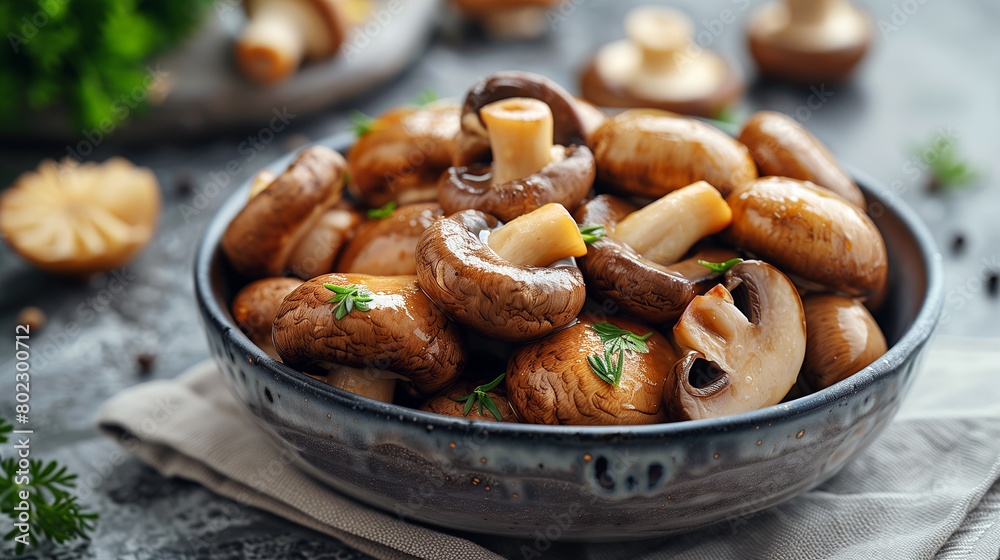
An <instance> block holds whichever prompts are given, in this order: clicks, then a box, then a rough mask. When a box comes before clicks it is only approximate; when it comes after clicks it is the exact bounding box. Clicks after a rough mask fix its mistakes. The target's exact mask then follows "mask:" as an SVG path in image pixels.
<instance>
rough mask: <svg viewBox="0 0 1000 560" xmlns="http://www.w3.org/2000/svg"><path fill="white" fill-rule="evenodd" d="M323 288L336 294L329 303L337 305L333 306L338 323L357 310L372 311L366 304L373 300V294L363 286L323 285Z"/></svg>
mask: <svg viewBox="0 0 1000 560" xmlns="http://www.w3.org/2000/svg"><path fill="white" fill-rule="evenodd" d="M323 287H324V288H326V289H328V290H330V291H331V292H333V293H334V294H336V295H334V296H333V299H331V300H330V301H328V302H327V303H336V304H337V305H334V306H333V316H334V317H336V318H337V320H338V321H339V320H341V319H343V318H344V317H346V316H347V314H348V313H350V312H351V311H353V310H355V309H357V310H358V311H370V309H369V308H368V306H367V305H365V304H367V303H368V302H369V301H371V300H372V294H371V292H369V291H368V290H366V289H365V288H364V287H363V286H355V285H354V284H348V285H347V286H338V285H336V284H323Z"/></svg>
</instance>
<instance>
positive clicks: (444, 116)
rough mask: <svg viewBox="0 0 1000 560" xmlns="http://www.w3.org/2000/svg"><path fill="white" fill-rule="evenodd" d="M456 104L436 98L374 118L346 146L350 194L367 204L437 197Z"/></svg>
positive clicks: (448, 159)
mask: <svg viewBox="0 0 1000 560" xmlns="http://www.w3.org/2000/svg"><path fill="white" fill-rule="evenodd" d="M459 113H460V110H459V107H458V104H457V103H455V102H453V101H449V100H440V101H435V102H433V103H429V104H427V105H425V106H423V107H412V106H406V107H398V108H396V109H393V110H391V111H388V112H386V113H385V114H382V115H380V116H379V117H378V118H377V119H375V121H374V123H373V124H372V126H371V127H370V130H369V131H368V132H366V133H365V134H363V135H362V136H361V137H360V138H359V139H358V141H357V142H356V143H355V144H354V146H352V147H351V151H350V152H348V154H347V161H348V163H349V164H350V168H351V183H350V185H349V188H350V190H351V194H353V195H354V196H355V197H357V198H359V199H361V200H362V201H364V203H365V204H367V205H368V206H371V207H373V208H377V207H380V206H384V205H385V204H387V203H389V202H396V203H398V204H410V203H414V202H427V201H432V200H436V199H437V191H438V187H437V182H438V177H440V176H441V173H443V172H444V171H445V170H446V169H448V168H449V167H451V154H452V151H453V149H454V148H453V146H454V140H455V134H456V133H458V123H459Z"/></svg>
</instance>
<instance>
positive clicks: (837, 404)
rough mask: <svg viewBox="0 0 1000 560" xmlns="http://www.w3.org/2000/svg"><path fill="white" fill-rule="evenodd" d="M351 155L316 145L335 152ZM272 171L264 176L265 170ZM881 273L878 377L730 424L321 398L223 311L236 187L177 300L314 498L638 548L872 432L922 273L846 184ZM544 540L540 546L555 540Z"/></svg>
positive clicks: (875, 193)
mask: <svg viewBox="0 0 1000 560" xmlns="http://www.w3.org/2000/svg"><path fill="white" fill-rule="evenodd" d="M350 142H351V138H349V137H346V136H337V137H334V138H331V139H328V140H327V141H324V142H321V143H322V144H324V145H328V146H330V147H332V148H334V149H339V150H346V148H347V146H349V145H350ZM291 159H292V155H291V154H290V155H288V156H286V157H284V158H282V159H280V160H278V161H276V162H275V163H274V165H272V166H271V167H272V169H274V170H275V171H280V170H283V169H284V168H285V167H286V166H287V165H288V164H289V163H290V161H291ZM854 175H855V178H856V180H857V182H858V183H859V184H860V185H861V186H862V189H863V190H864V191H865V194H866V196H867V197H868V202H869V212H870V214H871V215H872V216H873V219H874V220H875V223H876V224H877V225H878V228H879V230H881V232H882V235H883V236H884V238H885V242H886V245H887V248H888V253H889V260H890V267H891V271H890V280H889V281H890V289H889V295H888V299H887V301H886V303H885V305H884V306H883V308H882V311H881V312H880V313H879V314H878V316H877V319H878V321H879V323H880V324H881V326H882V329H883V331H884V332H885V335H886V338H887V340H888V342H889V344H890V348H889V351H888V352H887V353H886V354H885V355H884V356H882V357H881V358H880V359H879V360H878V361H876V362H875V363H873V364H872V365H870V366H869V367H867V368H865V369H864V370H862V371H861V372H859V373H857V374H856V375H854V376H852V377H850V378H849V379H847V380H845V381H843V382H841V383H838V384H836V385H834V386H832V387H829V388H827V389H824V390H822V391H819V392H817V393H814V394H811V395H808V396H806V397H802V398H799V399H796V400H793V401H790V402H787V403H782V404H779V405H775V406H771V407H768V408H764V409H761V410H757V411H754V412H751V413H747V414H740V415H736V416H731V417H727V418H720V419H715V420H699V421H693V422H681V423H673V424H657V425H650V426H607V427H596V426H595V427H574V426H538V425H528V424H500V423H493V422H480V421H471V420H466V419H462V418H451V417H444V416H438V415H435V414H431V413H426V412H422V411H419V410H414V409H410V408H406V407H402V406H398V405H391V404H385V403H381V402H377V401H374V400H370V399H367V398H363V397H358V396H356V395H353V394H351V393H348V392H345V391H342V390H339V389H335V388H333V387H330V386H328V385H326V384H324V383H322V382H319V381H317V380H315V379H312V378H310V377H306V376H304V375H302V374H301V373H299V372H297V371H295V370H293V369H292V368H289V367H287V366H285V365H283V364H281V363H279V362H277V361H275V360H273V359H271V358H270V357H268V356H267V355H266V354H265V353H264V352H262V351H260V350H259V349H258V348H257V347H256V346H254V345H253V344H252V343H251V342H250V341H249V340H248V339H247V338H246V337H245V336H244V335H243V333H242V332H240V330H239V328H237V327H236V326H235V324H234V322H233V319H232V317H231V316H230V313H229V311H228V309H229V303H230V301H231V298H232V296H233V294H234V293H235V291H236V290H237V289H238V288H239V287H240V286H239V285H235V284H234V282H235V281H236V280H235V279H234V276H233V275H232V273H231V271H230V270H229V269H228V265H227V264H226V262H225V259H224V257H223V256H222V254H221V251H220V249H219V240H220V239H221V237H222V234H223V232H224V231H225V229H226V226H227V225H228V224H229V222H230V220H232V218H233V217H234V216H235V215H236V214H237V212H239V210H240V208H241V207H242V206H243V204H244V202H245V200H246V197H247V191H248V188H249V185H248V184H245V185H243V186H242V187H241V188H240V189H239V190H238V191H237V192H234V193H233V194H232V196H231V197H230V198H229V200H228V201H227V202H226V203H225V204H224V206H223V207H222V208H221V209H220V210H219V213H218V215H216V216H215V218H214V219H213V220H212V222H211V224H210V226H209V227H208V229H207V231H206V233H205V235H204V238H203V240H202V242H201V245H200V247H199V249H198V254H197V261H196V263H195V289H196V293H197V299H198V305H199V307H200V311H201V315H202V318H203V319H204V322H205V327H206V332H207V336H208V341H209V344H210V346H211V351H212V354H213V356H214V358H215V360H216V362H217V363H218V365H219V367H220V368H221V369H222V371H223V373H224V378H225V381H226V383H227V384H228V385H229V387H230V388H231V389H232V391H233V393H234V394H235V395H236V397H237V398H238V400H239V402H240V403H241V404H242V406H243V408H244V409H245V411H246V412H247V413H248V415H249V416H250V417H251V418H253V419H254V420H255V421H256V423H257V424H258V425H259V426H260V427H261V428H263V429H264V430H266V431H267V432H269V433H270V434H271V435H273V437H274V439H275V440H276V441H278V442H280V444H281V445H284V446H285V447H287V448H288V449H290V450H291V451H293V452H294V455H295V457H296V459H297V461H298V464H299V465H300V466H301V467H302V468H303V469H304V470H306V471H307V472H309V473H311V474H312V475H314V476H315V477H316V478H318V479H320V480H322V481H323V482H325V483H326V484H328V485H329V486H331V487H332V488H334V489H336V490H338V491H340V492H342V493H344V494H346V495H348V496H351V497H352V498H355V499H357V500H359V501H361V502H364V503H367V504H370V505H372V506H375V507H378V508H381V509H383V510H386V511H388V512H391V513H394V514H397V515H399V516H402V517H405V518H406V519H410V520H415V521H420V522H424V523H429V524H432V525H437V526H441V527H446V528H450V529H458V530H463V531H473V532H480V533H491V534H497V535H509V536H514V537H532V538H534V535H535V532H536V531H542V532H543V533H544V532H545V531H547V530H548V531H549V532H558V533H559V538H562V539H567V540H579V541H594V540H600V541H606V540H615V539H618V540H621V539H641V538H649V537H656V536H663V535H668V534H674V533H680V532H684V531H688V530H691V529H694V528H697V527H701V526H704V525H707V524H711V523H715V522H719V521H724V520H726V519H730V520H733V519H738V518H740V517H741V516H745V515H749V514H751V513H753V512H755V511H758V510H761V509H764V508H767V507H769V506H772V505H774V504H777V503H779V502H782V501H785V500H788V499H789V498H792V497H794V496H796V495H798V494H801V493H802V492H805V491H806V490H809V489H810V488H813V487H815V486H817V485H818V484H820V483H822V482H823V481H825V480H826V479H828V478H830V477H831V476H833V475H834V474H835V473H837V471H839V470H840V469H841V468H842V467H843V466H844V464H846V463H847V462H848V461H850V460H851V459H852V458H853V457H855V456H857V455H858V454H859V453H860V452H861V451H862V450H863V449H865V447H866V446H867V445H868V444H870V443H871V442H872V440H873V439H874V438H875V437H876V436H877V435H878V434H879V433H880V432H881V431H882V430H883V429H885V427H886V426H887V425H888V423H889V421H890V420H891V419H892V417H893V416H894V415H895V414H896V411H897V410H898V409H899V406H900V402H901V401H902V399H903V397H904V395H905V394H906V391H907V389H908V388H909V387H910V384H911V382H912V380H913V377H914V374H915V373H916V372H917V371H918V370H919V368H920V364H921V356H922V354H923V351H924V349H925V347H926V345H927V341H928V339H929V338H930V336H931V334H932V331H933V330H934V327H935V324H936V323H937V320H938V317H939V315H940V313H941V308H942V301H943V288H942V271H941V262H940V255H939V254H938V253H937V250H936V249H935V246H934V242H933V240H932V238H931V236H930V234H929V233H928V232H927V230H926V228H925V226H924V225H923V224H921V222H920V221H919V220H918V218H917V217H916V216H915V215H914V213H913V212H912V211H911V210H910V209H909V208H907V207H906V206H904V205H903V204H901V203H900V202H899V201H898V199H896V198H893V197H892V195H891V194H889V193H888V191H887V190H885V189H884V188H883V187H881V186H879V185H878V184H876V183H875V181H873V180H872V179H871V178H869V177H866V176H865V175H863V174H861V173H855V174H854ZM554 528H557V529H558V530H557V531H556V529H554Z"/></svg>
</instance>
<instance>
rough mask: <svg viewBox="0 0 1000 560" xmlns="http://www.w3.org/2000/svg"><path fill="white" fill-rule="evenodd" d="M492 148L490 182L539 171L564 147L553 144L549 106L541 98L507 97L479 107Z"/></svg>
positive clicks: (508, 179) (507, 179)
mask: <svg viewBox="0 0 1000 560" xmlns="http://www.w3.org/2000/svg"><path fill="white" fill-rule="evenodd" d="M479 114H480V116H481V117H482V119H483V122H484V123H485V124H486V132H487V134H488V135H489V139H490V147H491V148H492V150H493V184H503V183H509V182H510V181H514V180H516V179H521V178H522V177H527V176H528V175H531V174H533V173H536V172H538V171H539V170H541V169H542V168H543V167H545V166H546V165H548V164H550V163H552V162H553V161H554V160H555V159H556V158H558V157H560V156H559V154H560V153H561V152H565V150H559V149H556V148H555V146H554V145H553V140H552V138H553V122H552V109H550V108H549V106H548V105H546V104H545V103H544V102H543V101H539V100H538V99H531V98H527V97H510V98H507V99H502V100H500V101H494V102H493V103H490V104H489V105H486V106H485V107H483V108H482V109H480V110H479Z"/></svg>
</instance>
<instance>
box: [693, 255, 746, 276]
mask: <svg viewBox="0 0 1000 560" xmlns="http://www.w3.org/2000/svg"><path fill="white" fill-rule="evenodd" d="M741 262H743V259H741V258H739V257H737V258H735V259H729V260H728V261H726V262H720V263H714V262H708V261H703V260H699V261H698V264H700V265H701V266H707V267H708V269H709V270H711V271H712V272H718V273H723V272H725V271H727V270H729V269H730V268H733V266H734V265H736V264H737V263H741Z"/></svg>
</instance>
